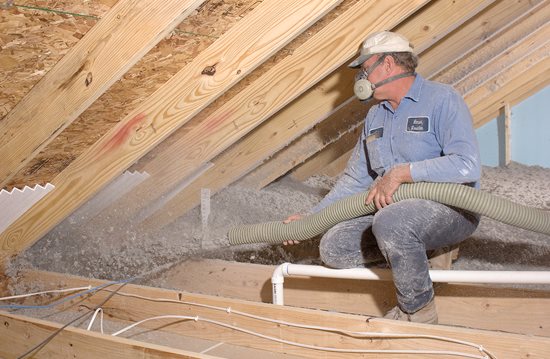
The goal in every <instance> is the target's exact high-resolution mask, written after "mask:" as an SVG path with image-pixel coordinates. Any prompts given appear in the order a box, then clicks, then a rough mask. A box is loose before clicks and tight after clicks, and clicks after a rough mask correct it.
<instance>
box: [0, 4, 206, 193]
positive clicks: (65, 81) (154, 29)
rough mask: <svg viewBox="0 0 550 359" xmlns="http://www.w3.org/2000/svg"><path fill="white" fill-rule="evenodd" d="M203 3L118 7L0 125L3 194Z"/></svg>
mask: <svg viewBox="0 0 550 359" xmlns="http://www.w3.org/2000/svg"><path fill="white" fill-rule="evenodd" d="M203 1H204V0H186V1H179V0H169V1H162V0H147V1H132V0H120V1H118V2H117V3H116V4H115V6H113V8H112V9H111V10H110V11H109V12H108V13H107V14H106V15H105V16H104V17H103V18H102V19H101V20H99V22H98V23H97V24H96V25H95V26H94V27H92V29H91V30H90V31H88V33H86V35H85V36H84V37H83V38H82V39H81V40H80V41H79V42H78V43H77V44H76V45H75V46H74V47H73V48H72V49H71V50H70V51H69V52H68V53H67V55H65V56H64V57H63V58H62V59H61V60H60V61H59V62H58V63H57V64H56V65H55V66H54V67H53V68H52V69H51V70H50V71H49V72H48V73H47V74H46V76H44V77H43V78H42V79H41V80H40V82H39V83H38V84H37V85H36V86H34V87H33V88H32V90H31V91H30V92H29V93H28V94H27V95H26V96H25V97H24V98H23V99H22V100H21V101H20V102H19V103H18V104H17V106H15V108H14V109H13V110H12V111H11V112H10V113H8V114H7V116H6V117H5V118H4V119H3V120H2V121H0V144H1V145H0V188H2V187H4V186H5V185H6V184H7V183H8V181H9V180H10V179H11V178H12V177H13V175H15V174H16V173H17V172H18V171H19V170H20V169H21V168H23V167H24V166H25V165H26V164H27V163H28V162H29V161H30V160H32V159H33V158H34V156H36V155H37V154H38V153H39V152H40V151H41V150H42V149H43V148H44V147H46V145H47V144H48V143H50V142H51V141H52V140H53V139H54V138H55V137H56V136H57V135H58V134H59V133H61V132H62V131H63V130H64V129H65V128H66V127H67V126H68V125H69V124H71V123H72V122H73V121H74V120H75V119H76V118H77V117H78V116H79V115H80V114H81V113H82V112H84V110H86V108H88V106H90V105H91V104H92V103H93V102H94V101H95V100H96V99H97V98H99V96H101V94H103V92H105V91H106V90H107V89H108V88H109V87H110V86H111V85H112V84H113V83H115V81H117V80H118V79H119V78H121V77H122V75H123V74H124V73H126V71H128V69H129V68H130V67H132V66H133V65H134V64H135V63H136V62H137V61H138V60H139V59H141V58H142V57H143V56H144V55H145V54H146V53H147V52H148V51H149V50H150V49H151V48H153V46H155V45H156V44H157V43H158V42H159V41H160V40H161V39H162V38H164V37H165V36H166V35H167V34H168V33H169V32H170V31H172V30H173V29H174V28H175V27H176V26H177V25H178V24H179V23H180V22H181V21H182V20H183V19H184V18H185V17H187V16H188V15H189V14H190V13H191V12H193V11H194V10H195V9H196V8H197V7H198V6H199V5H200V4H201V3H202V2H203Z"/></svg>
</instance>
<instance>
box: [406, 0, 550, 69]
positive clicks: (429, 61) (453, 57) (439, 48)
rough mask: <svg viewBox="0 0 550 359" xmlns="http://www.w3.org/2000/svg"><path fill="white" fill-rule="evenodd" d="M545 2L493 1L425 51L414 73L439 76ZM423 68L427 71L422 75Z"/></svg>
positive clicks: (537, 0) (540, 0) (543, 0)
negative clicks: (424, 57) (423, 57)
mask: <svg viewBox="0 0 550 359" xmlns="http://www.w3.org/2000/svg"><path fill="white" fill-rule="evenodd" d="M545 1H546V0H535V1H496V2H495V3H493V4H492V5H491V6H489V7H488V8H486V9H485V10H484V11H481V12H480V13H478V14H476V16H474V17H473V18H472V19H471V20H469V21H468V22H466V23H464V24H463V25H462V26H460V27H459V28H458V29H456V30H455V31H453V32H452V33H450V34H449V35H448V36H446V37H445V38H444V39H443V40H442V41H439V42H438V43H437V44H435V45H434V46H432V47H430V48H429V49H427V50H426V51H425V56H426V59H425V60H424V61H422V62H421V63H420V64H419V65H418V69H417V70H418V72H419V73H421V74H428V73H433V74H437V73H439V72H441V71H442V70H444V69H446V68H448V67H449V66H451V65H452V64H453V63H454V62H455V61H458V60H460V58H462V57H463V56H465V55H466V54H468V53H470V52H471V51H474V50H476V49H477V48H479V47H480V46H482V45H483V44H485V43H486V42H487V40H490V39H491V38H492V37H494V36H495V35H497V34H498V33H500V32H501V31H502V30H503V29H506V28H507V27H508V26H510V24H512V23H515V22H516V21H517V20H518V19H520V18H522V17H529V16H531V15H533V13H534V12H536V11H537V9H538V8H539V7H540V6H541V4H543V3H544V2H545ZM427 68H429V69H431V70H430V71H426V70H425V69H427Z"/></svg>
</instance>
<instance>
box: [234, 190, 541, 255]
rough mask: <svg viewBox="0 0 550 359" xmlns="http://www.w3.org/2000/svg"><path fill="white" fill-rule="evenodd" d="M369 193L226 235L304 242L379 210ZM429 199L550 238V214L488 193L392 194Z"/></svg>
mask: <svg viewBox="0 0 550 359" xmlns="http://www.w3.org/2000/svg"><path fill="white" fill-rule="evenodd" d="M368 193H369V192H368V191H367V192H362V193H358V194H356V195H353V196H350V197H347V198H344V199H342V200H340V201H338V202H335V203H333V204H331V205H330V206H328V207H326V208H324V209H323V210H321V211H319V212H317V213H315V214H312V215H310V216H308V217H305V218H303V219H301V220H299V221H294V222H290V223H287V224H284V223H283V222H281V221H277V222H266V223H259V224H252V225H242V226H237V227H234V228H232V229H230V230H229V232H228V234H227V236H228V239H229V243H230V244H231V245H238V244H248V243H273V244H276V243H282V242H284V241H287V240H295V241H303V240H306V239H311V238H313V237H316V236H318V235H319V234H322V233H324V232H326V231H327V230H328V229H330V228H331V227H333V226H334V225H336V224H338V223H340V222H343V221H346V220H349V219H352V218H356V217H360V216H365V215H368V214H372V213H374V212H375V211H376V208H375V206H374V204H373V203H372V202H371V203H369V204H368V205H365V199H366V198H367V196H368ZM412 198H416V199H426V200H431V201H435V202H439V203H443V204H446V205H448V206H452V207H458V208H462V209H465V210H467V211H470V212H474V213H478V214H481V215H483V216H487V217H489V218H492V219H494V220H497V221H500V222H503V223H506V224H510V225H513V226H516V227H520V228H523V229H528V230H531V231H534V232H539V233H543V234H548V235H550V212H548V211H544V210H541V209H537V208H531V207H527V206H523V205H520V204H517V203H514V202H512V201H509V200H507V199H504V198H500V197H496V196H493V195H491V194H489V193H487V192H482V191H479V190H476V189H474V188H472V187H468V186H464V185H461V184H456V183H432V182H419V183H405V184H402V185H401V186H399V189H398V190H397V191H396V192H395V193H394V195H393V201H394V202H398V201H402V200H404V199H412Z"/></svg>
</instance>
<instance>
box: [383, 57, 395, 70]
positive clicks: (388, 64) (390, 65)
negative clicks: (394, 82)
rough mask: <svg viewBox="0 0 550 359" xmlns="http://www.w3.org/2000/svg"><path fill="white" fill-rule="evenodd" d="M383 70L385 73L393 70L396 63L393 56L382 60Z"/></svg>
mask: <svg viewBox="0 0 550 359" xmlns="http://www.w3.org/2000/svg"><path fill="white" fill-rule="evenodd" d="M383 65H384V70H386V72H387V73H390V72H392V71H393V70H394V69H395V66H396V63H395V59H394V58H393V56H391V55H389V56H386V57H385V58H384V62H383Z"/></svg>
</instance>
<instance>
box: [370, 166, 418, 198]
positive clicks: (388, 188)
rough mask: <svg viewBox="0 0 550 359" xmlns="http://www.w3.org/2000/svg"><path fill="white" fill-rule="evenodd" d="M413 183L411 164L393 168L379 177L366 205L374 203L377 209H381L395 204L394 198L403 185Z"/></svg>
mask: <svg viewBox="0 0 550 359" xmlns="http://www.w3.org/2000/svg"><path fill="white" fill-rule="evenodd" d="M406 182H412V177H411V170H410V167H409V164H402V165H398V166H395V167H393V168H392V169H391V170H389V171H388V172H387V173H386V174H384V176H382V177H379V178H378V179H377V180H376V181H375V182H374V183H373V185H372V187H371V189H370V191H369V195H368V196H367V199H366V200H365V204H368V203H370V202H373V201H374V205H375V206H376V208H378V209H381V208H384V207H386V206H388V205H390V204H392V203H393V200H392V196H393V194H394V193H395V191H397V188H399V185H400V184H401V183H406Z"/></svg>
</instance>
